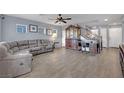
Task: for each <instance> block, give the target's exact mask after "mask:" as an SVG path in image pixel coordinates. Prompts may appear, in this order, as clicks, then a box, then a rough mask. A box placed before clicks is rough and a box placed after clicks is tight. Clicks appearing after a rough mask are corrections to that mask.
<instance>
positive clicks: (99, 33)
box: [97, 26, 101, 36]
mask: <svg viewBox="0 0 124 93" xmlns="http://www.w3.org/2000/svg"><path fill="white" fill-rule="evenodd" d="M97 28H98V35H99V36H100V35H101V32H100V26H97Z"/></svg>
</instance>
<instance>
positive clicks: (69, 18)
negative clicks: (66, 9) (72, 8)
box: [63, 17, 71, 20]
mask: <svg viewBox="0 0 124 93" xmlns="http://www.w3.org/2000/svg"><path fill="white" fill-rule="evenodd" d="M63 20H71V17H68V18H63Z"/></svg>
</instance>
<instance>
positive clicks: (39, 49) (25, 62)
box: [0, 39, 54, 77]
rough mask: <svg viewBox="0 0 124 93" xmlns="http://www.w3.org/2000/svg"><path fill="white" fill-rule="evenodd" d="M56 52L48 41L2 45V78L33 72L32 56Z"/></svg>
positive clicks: (0, 69) (0, 54)
mask: <svg viewBox="0 0 124 93" xmlns="http://www.w3.org/2000/svg"><path fill="white" fill-rule="evenodd" d="M53 50H54V43H53V42H52V41H49V40H46V39H37V40H22V41H13V42H1V43H0V77H16V76H19V75H22V74H26V73H28V72H31V68H32V65H31V64H32V56H34V55H38V54H41V53H46V52H51V51H53Z"/></svg>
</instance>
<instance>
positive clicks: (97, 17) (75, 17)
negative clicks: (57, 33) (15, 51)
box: [7, 14, 124, 26]
mask: <svg viewBox="0 0 124 93" xmlns="http://www.w3.org/2000/svg"><path fill="white" fill-rule="evenodd" d="M7 15H9V16H14V17H19V18H24V19H29V20H34V21H38V22H44V23H48V24H53V25H69V24H84V25H90V26H95V25H106V24H116V23H121V22H122V18H123V16H124V15H123V14H62V16H63V17H71V18H72V20H71V21H67V24H64V23H63V24H59V23H57V24H55V23H54V22H55V21H54V20H49V19H51V18H52V19H54V18H56V17H57V14H7ZM104 19H108V22H105V21H104Z"/></svg>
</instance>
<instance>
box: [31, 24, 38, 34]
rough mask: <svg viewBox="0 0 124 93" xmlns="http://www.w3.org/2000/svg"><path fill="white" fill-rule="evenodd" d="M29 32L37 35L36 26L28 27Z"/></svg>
mask: <svg viewBox="0 0 124 93" xmlns="http://www.w3.org/2000/svg"><path fill="white" fill-rule="evenodd" d="M29 32H34V33H37V32H38V26H37V25H32V24H30V25H29Z"/></svg>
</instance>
